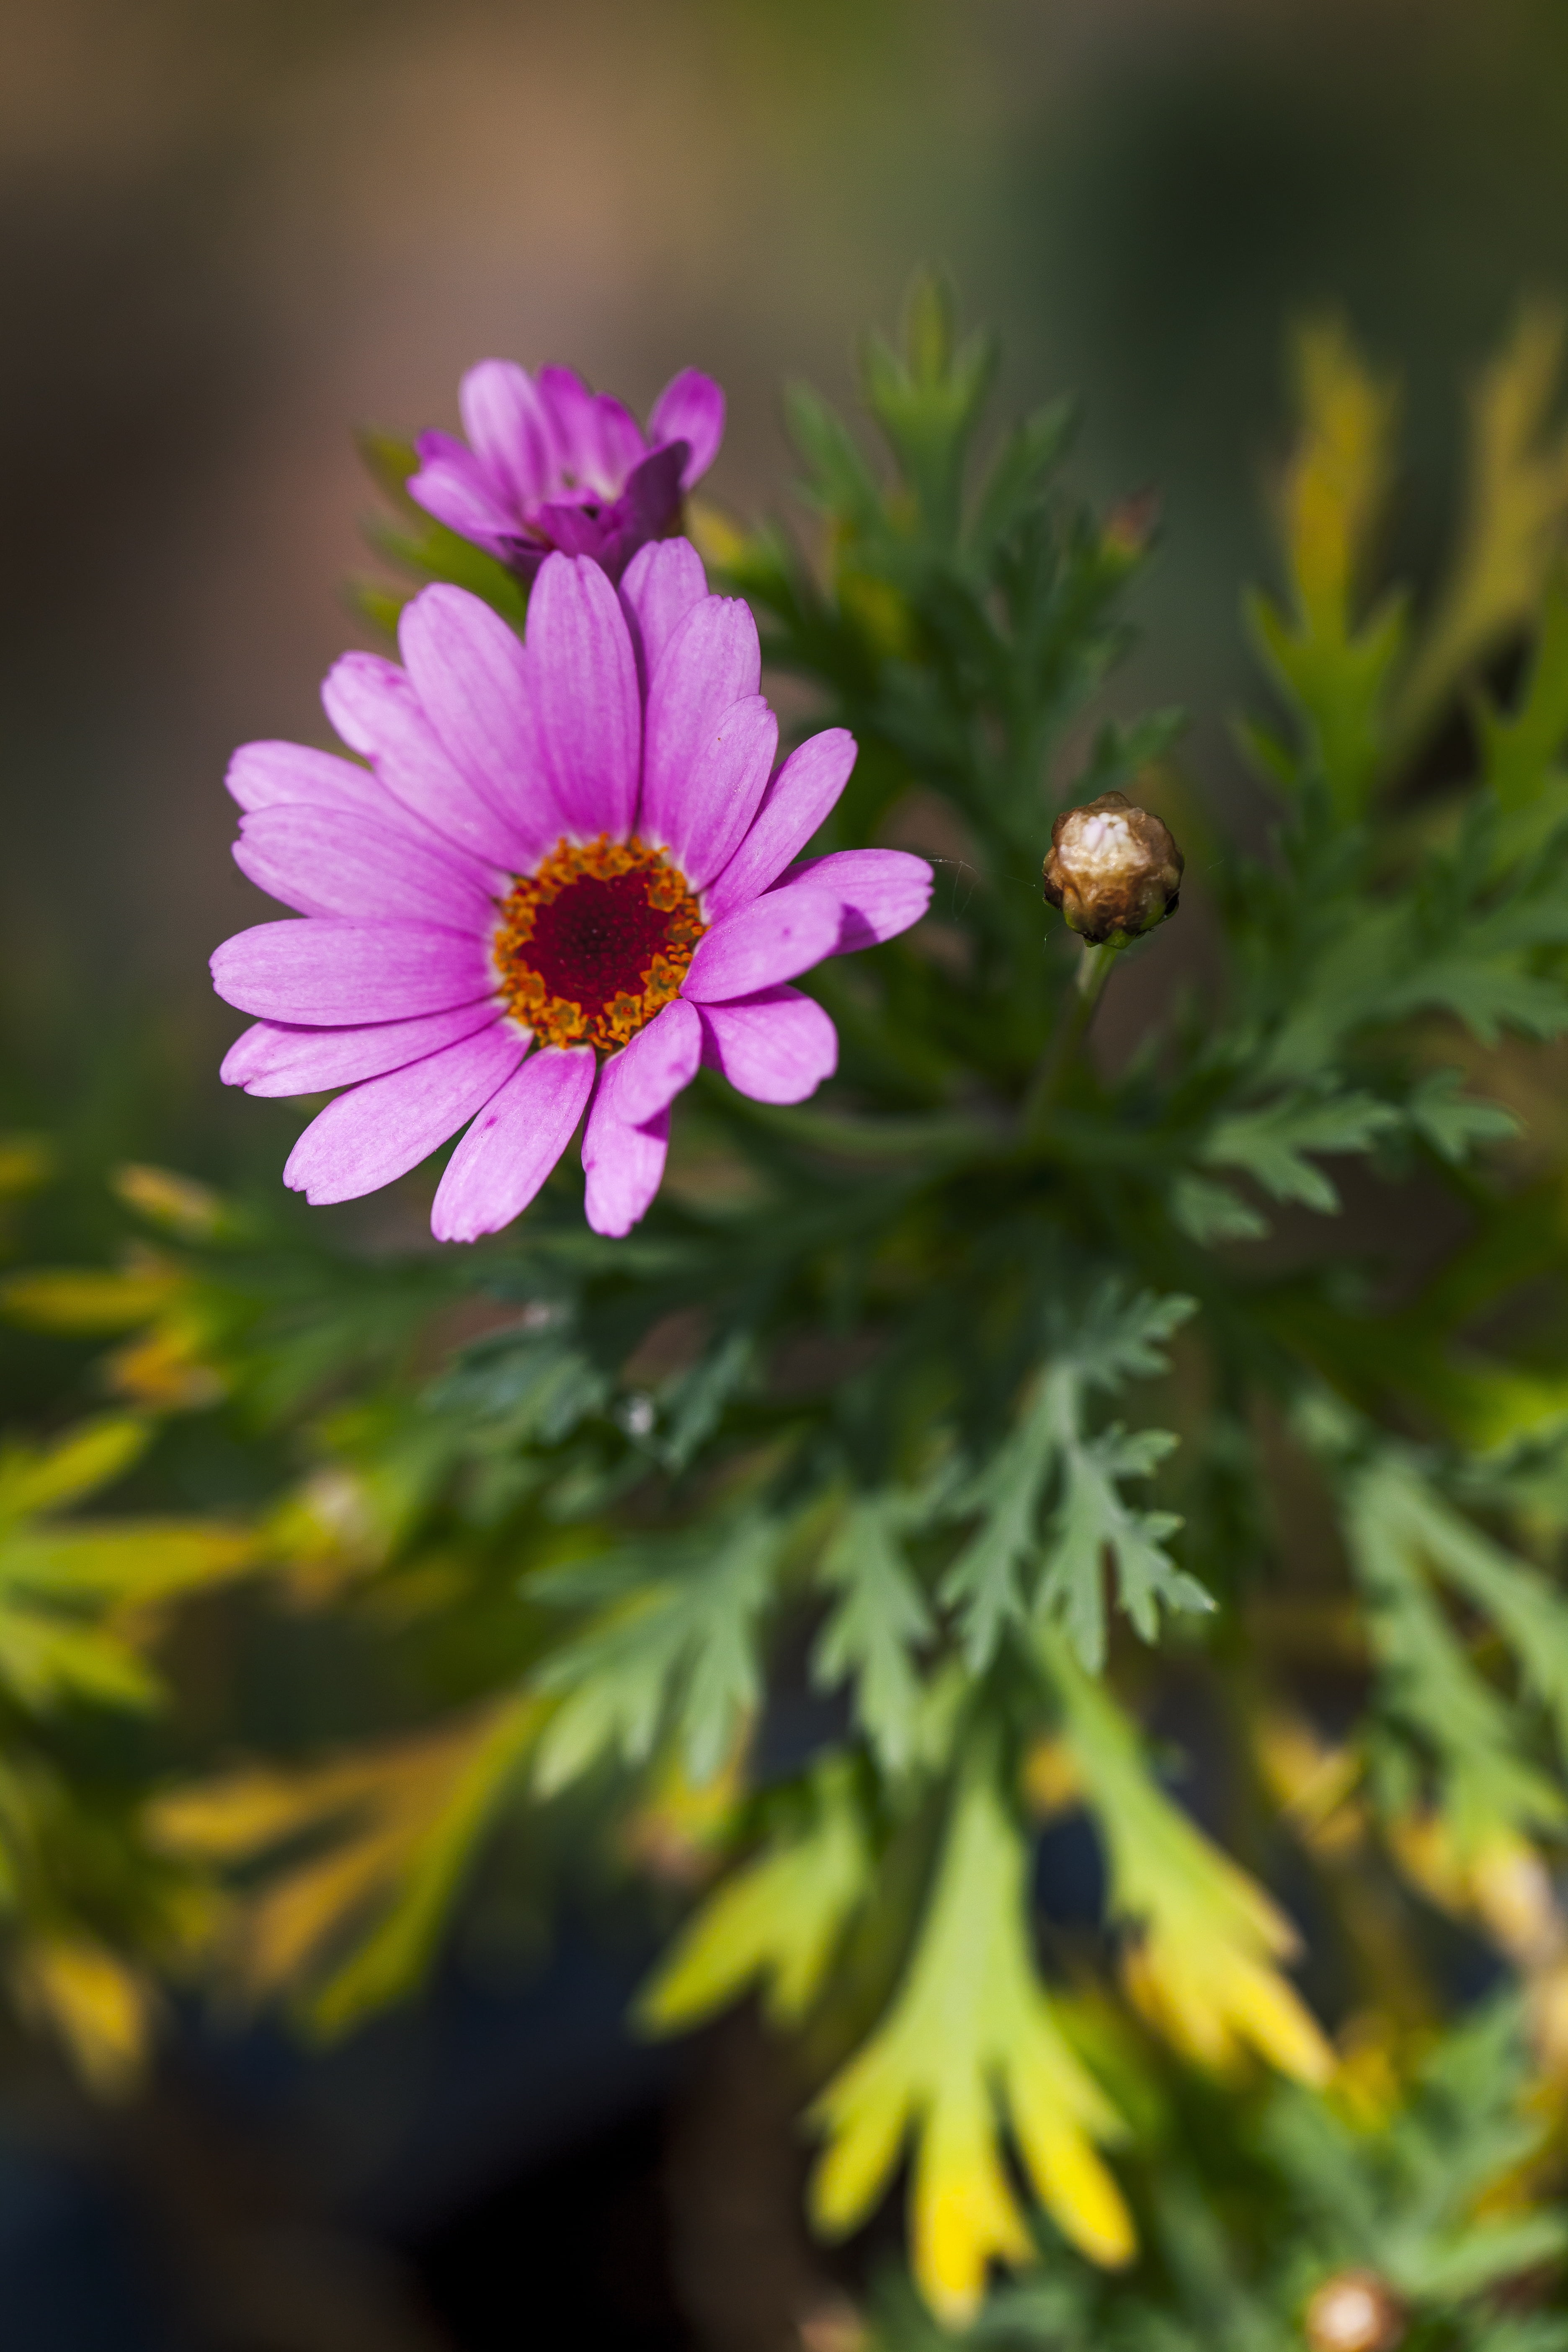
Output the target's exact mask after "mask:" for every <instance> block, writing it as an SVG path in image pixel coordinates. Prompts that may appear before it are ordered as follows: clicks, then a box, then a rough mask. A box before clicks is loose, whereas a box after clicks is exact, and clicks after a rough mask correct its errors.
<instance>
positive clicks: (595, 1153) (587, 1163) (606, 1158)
mask: <svg viewBox="0 0 1568 2352" xmlns="http://www.w3.org/2000/svg"><path fill="white" fill-rule="evenodd" d="M668 1153H669V1113H668V1110H661V1111H658V1112H656V1113H655V1115H654V1117H653V1118H650V1119H648V1120H647V1122H646V1123H645V1124H644V1125H643V1126H641V1127H630V1126H628V1125H627V1124H626V1121H625V1120H624V1119H620V1118H616V1112H615V1105H614V1101H613V1099H612V1098H609V1097H606V1094H605V1088H604V1087H603V1086H601V1087H600V1088H599V1092H598V1094H597V1095H596V1096H595V1101H594V1108H593V1109H592V1110H591V1111H590V1112H589V1114H588V1127H587V1131H586V1133H585V1134H584V1138H583V1166H584V1171H585V1172H586V1174H587V1178H588V1182H587V1188H586V1190H585V1192H584V1198H583V1207H584V1214H585V1215H586V1217H587V1220H588V1223H590V1225H592V1227H593V1228H594V1231H595V1233H596V1234H607V1235H609V1236H610V1238H611V1239H612V1240H616V1241H619V1240H620V1239H621V1237H622V1235H623V1234H629V1233H630V1231H631V1229H632V1227H633V1226H634V1225H635V1224H636V1223H637V1222H638V1220H639V1219H640V1218H641V1217H643V1216H644V1215H645V1214H646V1213H647V1205H648V1202H650V1201H651V1200H652V1199H653V1196H654V1194H655V1193H656V1192H658V1187H659V1181H660V1179H661V1178H662V1177H663V1174H664V1163H665V1160H666V1159H667V1158H668Z"/></svg>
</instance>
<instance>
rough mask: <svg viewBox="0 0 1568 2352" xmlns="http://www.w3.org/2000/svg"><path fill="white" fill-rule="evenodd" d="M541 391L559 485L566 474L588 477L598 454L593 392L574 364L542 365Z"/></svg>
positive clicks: (575, 477)
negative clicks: (571, 366) (546, 412)
mask: <svg viewBox="0 0 1568 2352" xmlns="http://www.w3.org/2000/svg"><path fill="white" fill-rule="evenodd" d="M539 394H540V398H541V399H542V401H543V403H544V405H545V408H546V410H547V411H548V412H549V416H550V423H551V429H552V433H553V436H554V444H555V478H556V487H557V488H560V487H562V482H563V477H564V476H569V477H570V478H571V479H572V480H573V481H576V482H582V481H585V480H586V479H587V478H588V477H589V476H590V475H591V474H592V472H593V469H594V467H595V463H596V461H597V458H598V454H599V432H598V420H597V418H596V417H595V414H594V395H593V394H592V393H591V392H590V391H589V389H588V387H587V385H586V384H585V383H584V381H583V379H582V377H581V376H580V375H579V374H578V373H577V371H576V369H575V368H568V367H542V368H541V369H540V371H539Z"/></svg>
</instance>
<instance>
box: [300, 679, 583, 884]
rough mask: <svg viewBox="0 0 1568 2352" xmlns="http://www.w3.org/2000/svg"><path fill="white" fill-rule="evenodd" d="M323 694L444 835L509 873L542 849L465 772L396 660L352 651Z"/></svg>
mask: <svg viewBox="0 0 1568 2352" xmlns="http://www.w3.org/2000/svg"><path fill="white" fill-rule="evenodd" d="M321 700H322V702H323V703H324V705H325V706H326V712H327V716H328V718H329V719H331V722H332V725H333V726H334V727H335V728H336V730H337V731H338V733H339V734H340V735H341V736H342V739H343V741H344V742H345V743H347V744H348V745H349V747H350V749H351V750H353V751H358V752H361V753H362V754H363V756H364V757H365V758H366V759H368V760H369V761H372V763H373V764H374V769H375V772H376V775H377V777H378V778H379V779H380V781H381V782H382V783H383V784H384V786H385V788H386V790H387V791H388V792H389V793H391V795H392V797H393V799H394V800H395V802H396V803H398V805H399V806H400V807H402V808H403V809H405V810H406V811H407V812H408V813H409V814H410V815H412V816H413V817H415V818H416V819H417V820H418V821H419V822H420V823H421V824H426V825H428V826H429V827H430V828H431V829H432V830H433V831H434V832H436V833H437V834H439V835H441V837H442V838H443V840H446V841H451V842H456V843H457V844H458V845H459V847H461V848H464V849H468V850H471V851H472V852H473V854H474V856H476V857H482V858H483V859H484V860H485V861H486V863H487V864H488V865H492V866H500V867H503V868H504V869H505V870H506V871H507V872H509V873H516V872H518V871H519V870H521V868H522V867H523V866H529V865H531V863H532V862H533V860H534V858H535V857H537V856H539V855H540V847H541V845H540V843H539V841H538V839H537V837H536V835H534V834H533V833H531V831H530V830H529V828H528V827H527V826H525V825H522V824H518V823H517V822H515V821H514V820H513V819H512V818H510V817H509V816H502V815H498V814H497V813H496V811H495V810H494V809H493V808H492V807H491V806H490V803H489V801H487V800H486V799H484V798H483V796H482V795H481V794H480V793H477V792H475V791H474V789H473V787H472V785H471V784H468V783H467V782H465V781H464V779H463V778H462V777H461V776H460V775H459V774H458V771H457V769H456V768H455V767H454V766H453V765H452V762H451V761H450V760H449V759H448V758H447V754H446V752H445V751H443V750H442V748H441V745H440V743H439V742H438V740H437V735H436V730H435V729H434V728H433V727H432V726H431V724H430V721H429V719H427V718H426V715H425V710H424V707H423V705H422V704H421V702H420V700H419V697H418V696H417V694H416V692H415V690H414V688H413V686H412V684H411V683H410V681H409V679H408V678H407V677H405V675H404V673H403V671H402V670H400V669H399V668H398V667H397V664H396V663H395V662H390V661H385V660H384V659H383V657H382V656H381V655H379V654H344V656H343V657H342V660H341V661H339V662H336V663H334V665H333V667H331V670H329V671H328V673H327V679H326V683H325V685H324V686H323V687H322V688H321Z"/></svg>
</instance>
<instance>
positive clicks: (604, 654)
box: [528, 555, 642, 841]
mask: <svg viewBox="0 0 1568 2352" xmlns="http://www.w3.org/2000/svg"><path fill="white" fill-rule="evenodd" d="M528 669H529V678H530V683H531V688H532V692H533V696H534V699H535V705H536V709H537V712H538V719H539V736H540V743H541V748H542V752H543V756H544V764H545V770H546V772H547V774H548V776H549V778H550V782H551V786H552V792H553V795H554V799H555V802H556V803H557V805H558V806H559V808H560V811H561V814H562V819H563V823H564V824H565V826H566V829H567V830H568V831H569V832H574V833H576V834H577V835H580V836H581V837H583V838H584V839H591V838H592V836H593V835H595V834H599V833H607V834H609V835H611V836H612V838H613V839H616V840H618V841H624V840H625V839H626V836H627V835H629V834H630V832H631V829H632V821H633V819H634V817H635V815H636V814H637V771H638V767H639V765H640V762H641V755H642V709H641V703H640V699H639V697H638V694H637V663H636V661H635V659H634V657H633V655H632V640H631V633H630V631H629V630H628V629H627V627H626V614H624V613H623V612H622V610H621V607H620V603H619V600H618V599H617V597H616V592H615V590H614V589H613V588H612V587H611V585H610V583H609V582H608V580H606V579H605V574H604V573H603V572H602V571H601V570H600V569H599V566H598V565H597V564H596V563H595V562H591V561H590V560H589V559H588V558H587V557H585V556H567V555H551V556H547V557H546V558H545V561H544V562H543V563H542V565H541V566H540V571H539V577H538V579H537V580H536V581H535V583H534V586H533V593H532V595H531V598H530V599H529V606H528Z"/></svg>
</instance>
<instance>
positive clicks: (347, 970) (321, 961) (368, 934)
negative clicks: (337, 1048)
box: [212, 892, 805, 1028]
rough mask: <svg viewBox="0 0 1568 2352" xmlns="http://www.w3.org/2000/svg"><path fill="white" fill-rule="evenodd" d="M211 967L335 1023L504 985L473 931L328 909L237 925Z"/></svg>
mask: <svg viewBox="0 0 1568 2352" xmlns="http://www.w3.org/2000/svg"><path fill="white" fill-rule="evenodd" d="M797 895H799V896H800V897H802V898H804V897H805V893H804V892H802V893H799V894H797ZM212 976H213V986H214V987H215V988H216V991H217V992H218V994H219V995H220V996H221V997H222V998H223V1000H224V1002H225V1003H226V1004H233V1005H236V1006H237V1008H238V1010H239V1011H240V1012H241V1013H259V1014H260V1015H261V1017H262V1019H263V1020H265V1021H287V1022H291V1023H292V1022H299V1023H302V1024H306V1025H308V1026H310V1027H315V1026H316V1025H318V1024H320V1025H321V1026H322V1027H331V1028H337V1027H340V1026H342V1025H345V1024H346V1025H348V1026H351V1027H355V1028H357V1027H358V1026H359V1025H360V1024H362V1023H364V1022H372V1021H403V1020H406V1019H408V1018H409V1017H411V1016H412V1015H413V1014H415V1013H445V1012H447V1011H448V1010H449V1009H450V1008H451V1007H452V1006H454V1005H458V1004H472V1003H475V1002H476V1001H477V1000H478V999H479V997H481V996H490V995H493V994H494V992H495V985H496V981H495V974H494V972H493V971H491V970H490V967H489V956H488V954H487V952H486V947H485V943H484V941H482V940H479V938H477V937H476V936H475V935H473V934H472V933H464V932H462V931H445V930H437V929H436V928H435V927H434V925H431V924H416V923H344V922H336V921H331V922H323V921H321V919H319V918H310V919H307V920H305V921H303V922H297V923H258V924H257V925H256V927H255V929H252V930H248V931H239V932H237V934H236V935H235V937H234V938H233V939H232V940H225V941H224V943H223V945H222V947H221V948H219V949H218V950H217V952H216V955H215V956H214V957H213V959H212Z"/></svg>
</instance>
